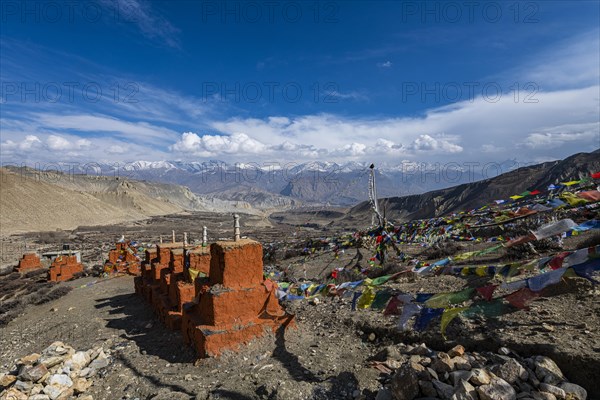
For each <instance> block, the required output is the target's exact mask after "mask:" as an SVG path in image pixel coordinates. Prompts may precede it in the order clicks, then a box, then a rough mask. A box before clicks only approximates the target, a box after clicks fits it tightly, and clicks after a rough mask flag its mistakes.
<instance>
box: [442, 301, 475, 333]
mask: <svg viewBox="0 0 600 400" xmlns="http://www.w3.org/2000/svg"><path fill="white" fill-rule="evenodd" d="M468 308H469V307H456V308H448V309H446V310H444V312H443V313H442V322H441V329H442V336H443V337H444V339H446V327H447V326H448V324H449V323H450V321H452V320H453V319H454V318H456V316H457V315H458V314H460V313H461V312H463V311H465V310H467V309H468Z"/></svg>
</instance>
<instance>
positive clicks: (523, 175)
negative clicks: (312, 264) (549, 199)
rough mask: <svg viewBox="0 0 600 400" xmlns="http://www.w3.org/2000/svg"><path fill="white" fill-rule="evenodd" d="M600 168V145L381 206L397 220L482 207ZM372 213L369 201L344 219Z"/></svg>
mask: <svg viewBox="0 0 600 400" xmlns="http://www.w3.org/2000/svg"><path fill="white" fill-rule="evenodd" d="M599 170H600V149H599V150H596V151H594V152H591V153H578V154H574V155H572V156H570V157H567V158H565V159H564V160H558V161H551V162H545V163H541V164H536V165H532V166H527V167H523V168H519V169H516V170H514V171H510V172H507V173H504V174H502V175H498V176H496V177H494V178H490V179H485V180H481V181H478V182H473V183H466V184H463V185H458V186H454V187H450V188H447V189H441V190H434V191H431V192H427V193H423V194H418V195H412V196H404V197H389V198H385V199H380V200H379V207H380V208H381V209H382V210H385V212H386V216H387V217H388V218H389V219H391V220H394V221H409V220H413V219H422V218H433V217H439V216H441V215H444V214H447V213H452V212H456V211H461V210H468V209H472V208H477V207H481V206H483V205H485V204H488V203H491V202H493V201H494V200H496V199H508V198H509V196H512V195H514V194H519V193H522V192H524V191H526V190H534V189H539V190H545V189H546V188H547V187H548V185H550V184H557V183H560V182H563V181H565V180H567V181H568V180H572V179H582V178H585V177H589V176H590V173H594V172H598V171H599ZM371 215H372V212H371V205H370V204H369V202H367V201H365V202H362V203H360V204H358V205H356V206H355V207H353V208H352V209H351V210H350V211H349V212H348V214H347V215H346V217H345V218H344V220H345V221H346V222H348V223H350V224H354V225H360V224H364V223H368V221H369V220H370V219H371Z"/></svg>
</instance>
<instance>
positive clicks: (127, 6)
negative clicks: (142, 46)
mask: <svg viewBox="0 0 600 400" xmlns="http://www.w3.org/2000/svg"><path fill="white" fill-rule="evenodd" d="M100 3H101V4H102V5H103V6H104V7H106V8H107V9H108V10H110V11H111V14H112V15H116V16H118V18H116V20H117V21H121V22H126V23H133V24H135V26H137V28H138V29H139V31H140V32H141V33H142V34H143V35H144V36H146V37H147V38H149V39H152V40H158V41H160V42H162V43H165V44H166V45H168V46H170V47H173V48H177V49H179V48H180V41H179V33H180V30H179V29H178V28H176V27H175V26H173V24H171V22H169V21H168V20H167V19H166V18H165V17H163V16H162V15H161V14H160V13H159V12H156V11H155V10H153V8H152V4H151V3H150V2H148V1H145V0H100Z"/></svg>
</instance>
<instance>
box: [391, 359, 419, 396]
mask: <svg viewBox="0 0 600 400" xmlns="http://www.w3.org/2000/svg"><path fill="white" fill-rule="evenodd" d="M417 365H418V364H417ZM390 389H391V391H392V398H393V399H394V400H413V399H414V398H415V397H417V396H418V395H419V379H418V377H417V371H415V370H414V369H413V368H412V366H411V365H410V364H404V365H403V366H402V367H401V368H400V369H399V370H398V371H397V372H396V373H395V374H394V375H393V376H392V380H391V385H390Z"/></svg>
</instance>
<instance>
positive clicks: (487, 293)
mask: <svg viewBox="0 0 600 400" xmlns="http://www.w3.org/2000/svg"><path fill="white" fill-rule="evenodd" d="M497 287H498V285H487V286H483V287H478V288H477V292H478V293H479V294H480V295H481V297H483V298H484V299H486V300H487V301H491V300H492V295H493V294H494V290H496V288H497Z"/></svg>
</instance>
